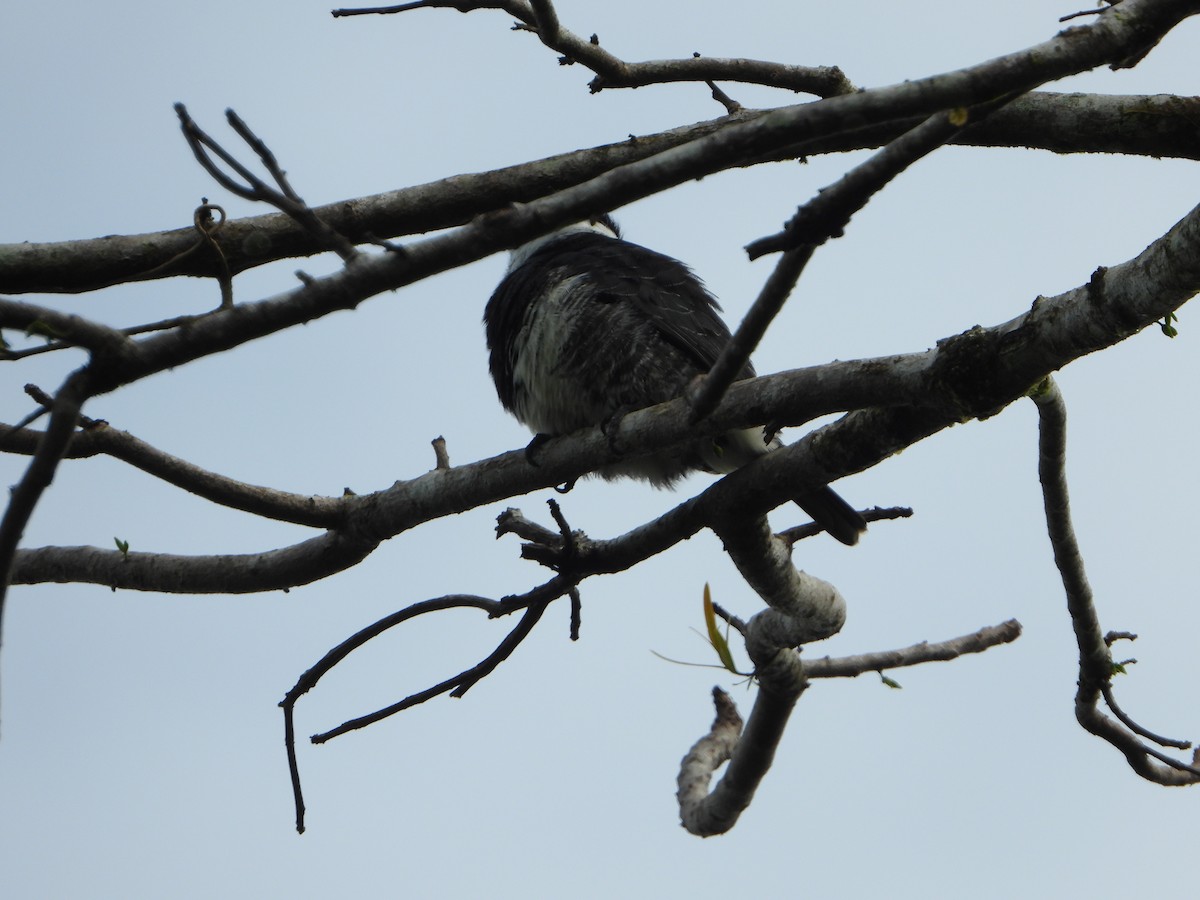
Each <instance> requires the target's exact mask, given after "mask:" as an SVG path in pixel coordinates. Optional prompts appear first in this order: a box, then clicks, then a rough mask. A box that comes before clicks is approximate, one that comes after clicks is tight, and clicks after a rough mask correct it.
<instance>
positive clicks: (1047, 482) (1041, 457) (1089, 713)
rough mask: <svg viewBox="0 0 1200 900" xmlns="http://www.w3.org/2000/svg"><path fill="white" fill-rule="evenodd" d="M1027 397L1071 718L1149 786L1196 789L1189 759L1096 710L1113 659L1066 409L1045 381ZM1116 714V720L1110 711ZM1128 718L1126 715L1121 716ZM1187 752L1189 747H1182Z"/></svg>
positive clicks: (1199, 774) (1198, 771)
mask: <svg viewBox="0 0 1200 900" xmlns="http://www.w3.org/2000/svg"><path fill="white" fill-rule="evenodd" d="M1031 396H1032V397H1033V400H1034V402H1035V403H1036V404H1037V408H1038V421H1039V423H1040V431H1039V443H1038V449H1039V454H1038V478H1039V480H1040V481H1041V483H1042V492H1043V498H1044V501H1045V506H1046V528H1047V531H1048V532H1049V534H1050V544H1051V546H1052V547H1053V549H1054V563H1055V565H1056V566H1058V571H1059V573H1060V574H1061V575H1062V581H1063V587H1064V588H1065V590H1066V594H1067V611H1068V612H1069V613H1070V614H1071V624H1072V626H1073V627H1074V629H1075V642H1076V644H1077V645H1078V648H1079V682H1078V687H1077V690H1076V693H1075V718H1076V719H1078V720H1079V724H1080V725H1082V726H1083V727H1084V728H1085V729H1087V730H1088V731H1089V732H1091V733H1092V734H1094V735H1096V736H1097V737H1100V738H1103V739H1104V740H1106V741H1108V742H1109V743H1110V744H1112V745H1113V746H1114V747H1116V748H1117V749H1118V750H1120V751H1121V753H1122V754H1124V756H1125V759H1126V760H1127V761H1128V762H1129V765H1130V767H1131V768H1132V769H1133V770H1134V771H1135V772H1137V773H1138V774H1139V775H1141V776H1142V777H1143V778H1145V779H1147V780H1148V781H1153V782H1156V783H1158V784H1163V785H1171V786H1177V785H1188V784H1196V783H1200V768H1198V767H1197V765H1196V763H1197V760H1196V758H1195V757H1193V759H1192V762H1191V764H1190V765H1189V764H1188V763H1184V762H1180V761H1179V760H1176V759H1173V758H1171V757H1169V756H1167V755H1166V754H1164V753H1160V752H1159V751H1157V750H1155V749H1154V748H1152V747H1148V746H1147V745H1146V744H1144V743H1143V742H1142V741H1141V740H1140V739H1139V736H1138V732H1141V734H1142V736H1147V737H1149V739H1150V740H1154V741H1156V742H1157V743H1170V744H1175V745H1176V746H1178V743H1179V742H1172V741H1163V740H1160V739H1158V738H1157V737H1155V736H1149V735H1147V733H1146V732H1144V731H1141V729H1136V728H1135V729H1129V728H1126V727H1122V726H1121V724H1119V723H1118V722H1115V721H1113V720H1112V719H1110V718H1109V717H1108V716H1106V715H1104V713H1103V712H1101V711H1100V709H1099V702H1100V699H1101V697H1102V696H1103V695H1105V694H1106V693H1108V692H1110V691H1111V685H1112V676H1113V659H1112V653H1111V651H1110V649H1109V645H1108V642H1106V641H1105V639H1104V636H1103V634H1102V632H1101V630H1100V618H1099V616H1098V614H1097V612H1096V605H1095V600H1094V598H1093V596H1092V588H1091V585H1089V584H1088V579H1087V574H1086V573H1085V572H1084V566H1083V556H1082V554H1081V553H1080V550H1079V543H1078V541H1077V540H1076V539H1075V529H1074V526H1073V525H1072V524H1071V503H1070V498H1069V496H1068V494H1067V480H1066V440H1067V438H1066V434H1067V408H1066V404H1065V403H1064V402H1063V398H1062V393H1061V392H1060V391H1059V389H1058V385H1057V384H1055V383H1054V381H1053V380H1052V379H1050V378H1047V379H1046V380H1045V381H1044V382H1043V383H1042V384H1041V385H1040V386H1039V387H1038V389H1037V390H1036V391H1034V392H1033V393H1032V394H1031ZM1114 714H1117V711H1116V709H1115V708H1114ZM1119 716H1120V717H1121V718H1123V719H1124V718H1126V717H1125V716H1124V714H1119ZM1182 743H1184V744H1185V745H1186V746H1190V744H1187V742H1182Z"/></svg>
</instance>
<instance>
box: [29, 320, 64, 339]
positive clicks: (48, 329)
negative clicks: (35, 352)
mask: <svg viewBox="0 0 1200 900" xmlns="http://www.w3.org/2000/svg"><path fill="white" fill-rule="evenodd" d="M35 336H36V337H41V338H44V339H45V340H46V342H47V343H49V342H50V341H52V340H54V339H56V338H60V337H62V335H61V334H59V332H58V330H57V329H55V327H54V326H53V325H51V324H50V323H49V322H43V321H42V320H41V319H35V320H34V321H32V322H30V323H29V327H28V328H26V329H25V337H35Z"/></svg>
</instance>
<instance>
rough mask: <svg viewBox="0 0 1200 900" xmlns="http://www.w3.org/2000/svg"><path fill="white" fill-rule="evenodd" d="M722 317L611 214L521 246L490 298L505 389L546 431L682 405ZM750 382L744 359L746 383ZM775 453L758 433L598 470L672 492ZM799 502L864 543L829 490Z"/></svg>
mask: <svg viewBox="0 0 1200 900" xmlns="http://www.w3.org/2000/svg"><path fill="white" fill-rule="evenodd" d="M719 310H720V307H719V306H718V304H717V301H716V300H715V299H714V298H713V296H712V294H710V293H709V292H708V290H707V289H706V288H705V287H704V285H703V283H702V282H701V281H700V280H699V279H698V278H697V277H696V276H695V275H694V274H692V272H691V270H690V269H689V268H688V267H687V266H685V265H684V264H683V263H681V262H679V261H678V260H676V259H672V258H671V257H669V256H664V255H663V254H661V253H656V252H654V251H653V250H648V249H646V248H645V247H641V246H638V245H637V244H631V243H629V242H628V241H624V240H621V239H620V234H619V231H618V230H617V227H616V225H615V223H613V221H612V220H611V219H610V218H608V217H607V216H604V217H601V218H599V219H596V220H593V221H591V222H582V223H579V224H576V225H572V226H569V227H567V228H564V229H562V230H561V231H557V232H554V233H552V234H550V235H547V236H546V237H543V238H539V239H537V240H536V241H532V242H530V243H528V244H526V245H524V246H522V247H519V248H517V249H516V250H514V251H513V253H512V259H511V262H510V263H509V269H508V274H507V275H506V276H505V278H504V280H503V281H501V282H500V285H499V286H498V287H497V288H496V291H495V293H493V294H492V297H491V299H490V300H489V301H488V304H487V308H486V310H485V312H484V324H485V328H486V333H487V344H488V350H489V352H490V354H491V356H490V369H491V373H492V380H493V381H495V383H496V392H497V393H498V394H499V396H500V402H501V403H502V404H503V405H504V408H505V409H507V410H508V411H509V412H511V413H513V415H515V416H516V417H517V418H518V419H519V420H520V421H521V422H523V423H524V424H525V425H527V426H528V427H529V428H530V429H532V430H533V431H534V432H535V433H536V434H539V435H559V434H568V433H570V432H572V431H578V430H579V429H581V428H585V427H588V426H592V425H600V424H604V423H607V422H609V421H610V420H611V419H612V418H613V417H614V416H619V415H622V414H624V413H627V412H630V411H632V410H635V409H643V408H645V407H647V406H654V405H655V404H658V403H663V402H665V401H667V400H673V399H674V398H676V397H678V396H680V395H681V394H682V393H683V392H684V390H685V389H686V388H687V386H688V384H690V383H691V381H692V380H693V379H694V378H695V377H696V376H697V375H702V374H704V373H706V372H708V371H709V369H711V368H712V366H713V364H714V363H715V362H716V360H717V357H718V356H719V355H720V353H721V350H722V349H723V348H724V346H725V344H726V343H728V341H729V338H730V335H729V329H728V328H727V327H726V326H725V323H724V322H723V321H722V320H721V317H720V315H719V314H718V313H719ZM753 375H754V368H753V366H751V365H750V364H749V363H747V365H746V366H745V368H744V369H743V370H742V372H741V374H740V376H739V377H740V378H749V377H751V376H753ZM778 445H779V444H778V441H775V442H773V443H771V444H768V443H767V442H766V441H765V439H764V433H763V429H761V428H750V429H745V430H739V431H731V432H727V433H725V434H723V435H719V436H717V437H715V438H701V439H698V440H696V441H695V442H694V443H692V444H691V445H689V446H687V447H686V448H684V449H683V450H681V451H675V452H672V453H670V454H657V455H654V456H650V457H641V458H637V459H629V460H621V461H618V462H616V463H613V464H611V465H609V466H605V467H604V468H603V469H601V470H600V473H599V474H601V475H602V476H604V477H605V478H616V477H620V476H629V477H633V478H641V479H644V480H647V481H649V482H651V483H652V484H654V485H656V486H658V487H666V486H669V485H671V484H672V483H674V482H675V481H677V480H678V479H680V478H681V477H683V475H685V474H686V473H688V472H690V471H693V470H696V469H700V470H703V471H706V472H717V473H724V472H732V471H733V470H734V469H736V468H738V467H739V466H742V465H744V464H745V463H747V462H749V461H751V460H752V459H754V458H756V457H758V456H761V455H762V454H764V453H767V452H768V451H770V450H772V449H775V447H777V446H778ZM796 502H797V503H798V504H799V505H800V506H802V507H803V508H804V509H805V511H806V512H808V514H809V515H811V516H812V517H813V518H814V519H815V520H816V521H817V522H818V523H819V524H821V525H822V526H823V527H824V528H825V529H826V530H827V531H829V533H830V534H832V535H833V536H834V537H836V538H837V539H838V540H840V541H842V542H843V543H846V544H853V543H856V542H857V540H858V535H859V533H860V532H861V531H862V530H863V529H865V528H866V523H865V522H864V520H863V518H862V517H861V516H860V515H859V514H858V513H857V512H855V511H854V509H852V508H851V507H850V506H849V505H848V504H847V503H846V502H845V501H844V500H843V499H842V498H841V497H839V496H838V495H837V494H836V493H835V492H834V491H833V490H832V489H831V488H829V487H824V488H821V489H819V490H818V491H814V492H811V493H806V494H805V495H803V496H800V497H797V498H796Z"/></svg>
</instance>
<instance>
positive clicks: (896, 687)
mask: <svg viewBox="0 0 1200 900" xmlns="http://www.w3.org/2000/svg"><path fill="white" fill-rule="evenodd" d="M879 680H880V681H882V682H883V683H884V685H886V686H887V687H890V688H891V689H892V690H893V691H902V690H904V687H903V685H901V684H900V682H898V681H896V680H895V679H892V678H888V677H887V676H886V675H884V674H883V672H880V673H879Z"/></svg>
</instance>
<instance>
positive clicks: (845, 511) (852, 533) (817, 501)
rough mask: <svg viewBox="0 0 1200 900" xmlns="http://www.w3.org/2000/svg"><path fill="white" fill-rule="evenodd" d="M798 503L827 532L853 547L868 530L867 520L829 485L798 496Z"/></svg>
mask: <svg viewBox="0 0 1200 900" xmlns="http://www.w3.org/2000/svg"><path fill="white" fill-rule="evenodd" d="M796 505H797V506H799V507H800V508H801V509H802V510H804V511H805V512H806V513H808V514H809V515H810V516H812V518H813V521H814V522H816V523H817V524H818V525H820V526H821V527H822V528H824V529H825V530H826V531H827V532H829V533H830V534H831V535H833V536H834V537H835V538H837V539H838V540H839V541H841V542H842V543H843V544H847V545H849V546H851V547H853V546H854V545H855V544H857V543H858V536H859V535H860V534H862V533H863V532H864V531H866V530H867V520H866V519H864V518H863V517H862V516H861V515H859V514H858V511H857V510H855V509H854V507H853V506H851V505H850V504H849V503H847V502H846V501H845V500H843V499H842V498H841V496H839V495H838V493H837V491H835V490H834V489H833V488H831V487H830V486H829V485H825V487H823V488H821V489H820V490H819V491H813V492H812V493H811V494H802V495H801V496H799V497H797V498H796Z"/></svg>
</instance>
